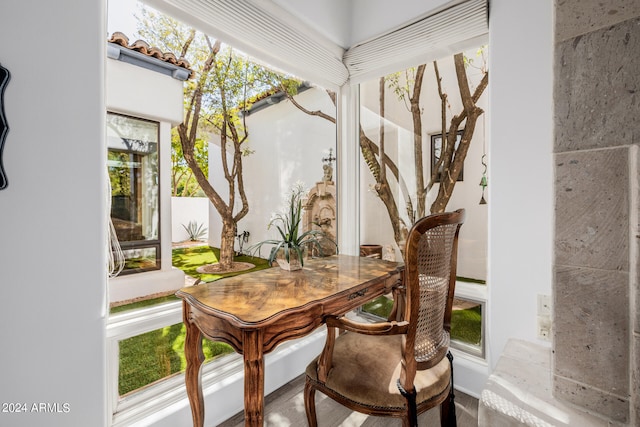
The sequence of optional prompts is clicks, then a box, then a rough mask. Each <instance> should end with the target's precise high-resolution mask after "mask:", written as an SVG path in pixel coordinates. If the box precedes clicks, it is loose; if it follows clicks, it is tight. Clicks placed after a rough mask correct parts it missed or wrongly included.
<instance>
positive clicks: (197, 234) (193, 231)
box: [181, 221, 207, 242]
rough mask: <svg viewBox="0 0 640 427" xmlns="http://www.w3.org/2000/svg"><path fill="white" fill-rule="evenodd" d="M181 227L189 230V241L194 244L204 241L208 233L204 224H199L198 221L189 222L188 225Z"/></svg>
mask: <svg viewBox="0 0 640 427" xmlns="http://www.w3.org/2000/svg"><path fill="white" fill-rule="evenodd" d="M181 225H182V226H183V227H184V229H185V230H187V234H189V240H191V241H193V242H195V241H196V240H200V239H202V238H203V237H204V236H205V234H206V233H207V227H205V226H204V224H198V223H197V222H196V221H189V224H188V225H184V224H181Z"/></svg>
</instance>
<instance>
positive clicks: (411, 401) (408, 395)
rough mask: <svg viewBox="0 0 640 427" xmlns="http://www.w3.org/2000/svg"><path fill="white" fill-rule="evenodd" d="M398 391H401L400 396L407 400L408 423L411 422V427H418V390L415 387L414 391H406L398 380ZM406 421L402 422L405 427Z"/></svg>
mask: <svg viewBox="0 0 640 427" xmlns="http://www.w3.org/2000/svg"><path fill="white" fill-rule="evenodd" d="M397 385H398V390H400V394H401V395H403V396H404V398H405V399H407V418H406V421H408V422H409V425H410V426H411V427H418V407H417V404H416V389H415V387H414V388H413V389H412V390H409V391H407V390H405V389H404V387H402V384H400V380H398V384H397ZM406 421H403V422H402V425H403V426H405V425H407V424H406Z"/></svg>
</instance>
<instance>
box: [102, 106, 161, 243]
mask: <svg viewBox="0 0 640 427" xmlns="http://www.w3.org/2000/svg"><path fill="white" fill-rule="evenodd" d="M107 144H108V156H107V165H108V170H109V180H110V183H111V220H112V221H113V225H114V227H115V229H116V234H117V236H118V239H119V240H120V241H121V242H132V241H144V240H158V231H159V211H158V203H159V195H158V123H155V122H148V121H145V120H140V119H135V118H132V117H126V116H120V115H116V114H107Z"/></svg>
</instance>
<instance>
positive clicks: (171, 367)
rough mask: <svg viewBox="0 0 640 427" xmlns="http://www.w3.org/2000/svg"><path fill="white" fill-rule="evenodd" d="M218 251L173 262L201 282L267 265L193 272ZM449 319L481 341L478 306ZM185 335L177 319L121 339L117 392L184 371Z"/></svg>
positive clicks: (185, 251) (385, 305) (209, 348)
mask: <svg viewBox="0 0 640 427" xmlns="http://www.w3.org/2000/svg"><path fill="white" fill-rule="evenodd" d="M219 254H220V252H219V250H218V249H216V248H210V247H209V246H195V247H190V248H181V249H174V250H173V265H174V266H175V267H177V268H180V269H181V270H183V271H184V272H185V273H186V274H188V275H190V276H193V277H196V278H199V279H201V280H202V281H204V282H211V281H214V280H218V279H220V278H222V277H227V276H235V275H238V274H243V273H246V272H248V271H255V270H261V269H264V268H268V267H269V266H268V263H267V261H266V260H264V259H261V258H254V257H247V256H241V257H238V258H236V261H240V262H250V263H252V264H255V265H256V267H255V268H254V269H252V270H247V271H244V272H240V273H230V274H225V275H213V274H200V273H197V272H196V268H198V267H199V266H201V265H205V264H212V263H215V262H217V261H218V256H219ZM176 300H178V298H177V297H175V296H174V295H168V296H164V297H160V298H154V299H149V300H144V301H138V302H135V303H132V304H127V305H123V306H119V307H113V308H112V309H111V314H115V313H119V312H122V311H125V310H133V309H138V308H142V307H147V306H151V305H155V304H161V303H165V302H170V301H176ZM392 304H393V303H392V302H391V301H390V300H389V299H387V298H385V297H380V298H377V299H376V300H374V301H372V302H371V303H369V304H367V305H366V306H365V310H366V311H368V312H371V313H373V314H377V315H379V316H381V317H384V318H386V317H387V313H389V311H390V310H391V306H392ZM451 323H452V331H451V338H453V339H458V340H460V341H463V342H466V343H470V344H479V343H480V334H481V313H480V306H477V307H472V308H469V309H466V310H455V311H454V312H453V314H452V320H451ZM184 339H185V326H184V325H183V324H182V323H178V324H175V325H172V326H166V327H164V328H160V329H156V330H154V331H151V332H147V333H145V334H141V335H137V336H134V337H131V338H128V339H125V340H122V341H120V371H119V378H118V391H119V394H120V395H121V396H122V395H125V394H127V393H129V392H132V391H134V390H137V389H139V388H141V387H144V386H146V385H148V384H151V383H153V382H155V381H158V380H161V379H163V378H166V377H167V376H169V375H173V374H175V373H177V372H181V371H183V370H184V369H185V368H186V361H185V358H184V351H183V348H184ZM202 350H203V352H204V355H205V360H206V361H209V360H211V359H213V358H215V357H217V356H220V355H223V354H227V353H230V352H232V351H233V350H232V348H231V347H230V346H228V345H227V344H224V343H217V342H211V341H209V340H207V339H204V340H203V346H202Z"/></svg>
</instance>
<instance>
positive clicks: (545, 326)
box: [538, 316, 551, 341]
mask: <svg viewBox="0 0 640 427" xmlns="http://www.w3.org/2000/svg"><path fill="white" fill-rule="evenodd" d="M538 338H540V339H541V340H545V341H551V316H538Z"/></svg>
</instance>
